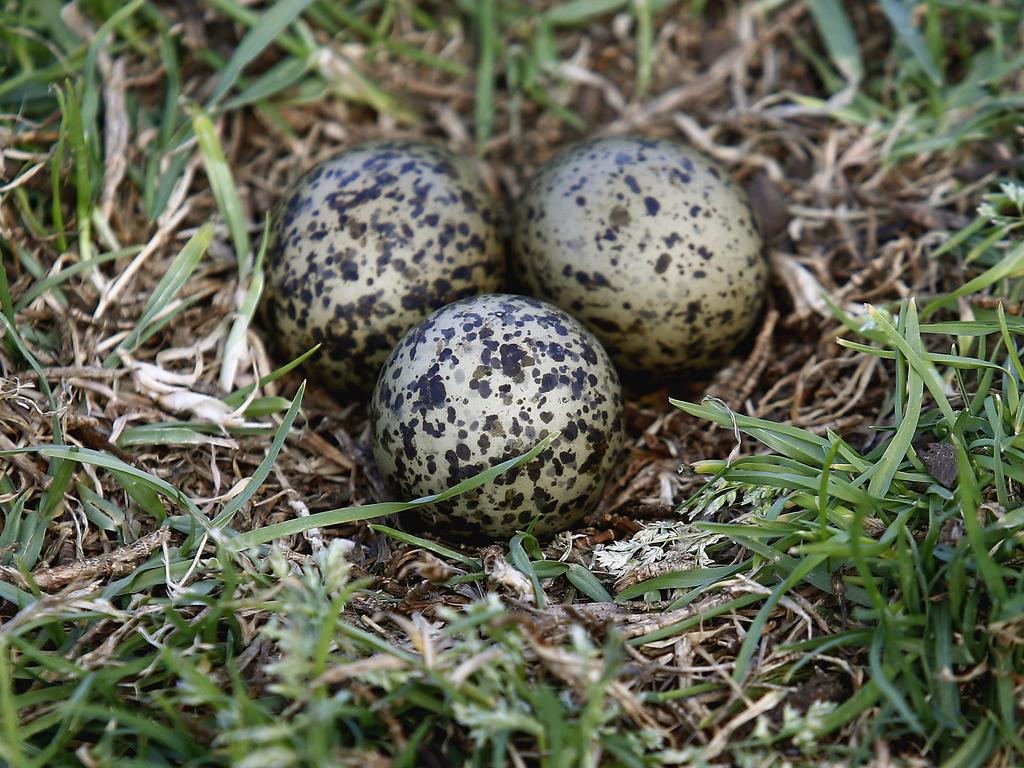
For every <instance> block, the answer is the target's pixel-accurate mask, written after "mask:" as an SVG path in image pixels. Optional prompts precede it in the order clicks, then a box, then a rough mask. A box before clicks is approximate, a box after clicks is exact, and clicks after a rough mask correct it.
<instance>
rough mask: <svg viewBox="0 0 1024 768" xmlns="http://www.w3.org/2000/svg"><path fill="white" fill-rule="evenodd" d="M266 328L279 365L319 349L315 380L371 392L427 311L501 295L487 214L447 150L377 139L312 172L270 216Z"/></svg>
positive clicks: (491, 207)
mask: <svg viewBox="0 0 1024 768" xmlns="http://www.w3.org/2000/svg"><path fill="white" fill-rule="evenodd" d="M273 226H274V230H273V236H272V240H271V245H270V248H269V251H268V253H267V262H266V289H265V291H264V297H263V308H262V309H263V321H264V325H265V326H266V327H267V328H268V329H269V330H270V331H271V332H272V333H273V340H274V342H275V343H276V346H277V347H278V350H279V352H280V353H281V354H282V355H283V356H287V357H289V358H294V357H297V356H299V355H301V354H302V353H303V352H305V351H307V350H308V349H310V348H311V347H313V346H314V345H315V344H321V345H322V347H321V349H320V351H319V353H318V354H317V355H316V356H315V357H314V358H313V359H312V360H311V362H310V367H311V369H312V371H313V373H314V374H315V376H316V377H317V378H318V379H319V380H320V381H322V382H323V383H324V384H325V385H326V386H328V387H329V388H331V389H332V390H334V392H335V393H336V394H341V395H363V394H366V393H368V392H369V391H370V390H371V388H372V387H373V383H374V382H375V381H376V377H377V373H378V371H379V369H380V365H381V364H382V363H383V362H384V359H385V358H386V357H387V355H388V353H389V352H390V351H391V349H392V348H393V347H394V345H395V343H396V342H397V341H398V340H399V339H400V338H402V336H403V335H404V334H405V332H406V331H408V330H409V329H410V328H411V327H412V326H414V325H415V324H416V323H418V322H420V321H421V320H423V319H424V318H425V317H426V316H427V315H429V314H430V313H431V312H432V311H433V310H435V309H437V308H438V307H442V306H444V305H445V304H448V303H450V302H452V301H456V300H458V299H461V298H465V297H467V296H473V295H476V294H478V293H484V292H487V291H494V290H499V289H500V288H501V286H502V284H503V282H504V277H505V255H504V251H503V248H502V242H501V232H500V227H499V224H498V215H497V210H496V208H495V204H494V202H493V200H492V199H491V197H490V196H489V195H488V193H487V191H486V190H485V188H484V186H483V184H482V182H481V180H480V178H479V176H478V175H477V173H476V172H475V170H474V169H473V167H472V166H471V164H470V163H468V162H467V161H465V160H463V159H461V158H458V157H456V156H455V155H453V154H452V153H451V152H449V151H448V150H446V149H444V148H443V147H439V146H434V145H431V144H423V143H414V142H408V141H378V142H371V143H368V144H363V145H361V146H358V147H355V148H352V149H349V150H347V151H345V152H343V153H341V154H340V155H337V156H335V157H334V158H332V159H329V160H327V161H325V162H323V163H321V164H320V165H318V166H316V167H315V168H314V169H313V170H312V171H310V172H309V173H308V174H306V175H305V176H304V177H303V178H302V179H301V180H300V181H299V182H298V184H297V185H296V187H295V188H294V190H293V191H292V192H291V193H290V194H288V196H287V197H286V198H284V200H283V202H282V204H281V206H280V207H279V209H278V210H277V212H276V216H275V220H274V225H273Z"/></svg>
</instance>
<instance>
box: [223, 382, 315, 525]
mask: <svg viewBox="0 0 1024 768" xmlns="http://www.w3.org/2000/svg"><path fill="white" fill-rule="evenodd" d="M305 391H306V382H305V381H303V382H302V383H301V384H300V385H299V389H298V391H296V393H295V397H294V398H292V404H291V407H290V408H289V409H288V412H287V413H286V414H285V415H284V418H283V419H282V420H281V426H280V427H278V429H277V433H276V434H275V435H274V439H273V440H272V441H271V443H270V447H269V448H268V449H267V455H266V456H265V457H264V458H263V461H261V462H260V464H259V466H258V467H256V471H255V472H253V473H252V477H250V478H249V482H247V483H246V484H245V489H244V490H243V491H242V492H241V493H239V494H238V495H237V496H235V497H234V498H233V499H231V501H229V502H228V503H227V505H226V506H225V507H224V509H223V510H222V511H221V513H220V514H219V515H217V517H216V518H215V519H214V521H213V527H214V528H223V527H224V526H225V525H227V524H228V523H229V522H231V518H233V517H234V516H235V515H236V514H237V513H238V510H240V509H241V508H242V506H243V505H244V504H245V503H246V502H248V501H249V499H251V498H252V497H253V495H254V494H255V493H256V491H258V490H259V488H260V486H261V485H263V481H264V480H266V479H267V475H269V474H270V470H271V469H273V468H274V462H275V461H277V457H278V454H280V453H281V448H283V447H284V441H285V440H286V439H287V438H288V432H289V431H290V430H291V428H292V424H293V423H294V422H295V417H296V416H298V415H299V407H300V406H301V405H302V396H303V394H304V393H305Z"/></svg>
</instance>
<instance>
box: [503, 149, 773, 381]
mask: <svg viewBox="0 0 1024 768" xmlns="http://www.w3.org/2000/svg"><path fill="white" fill-rule="evenodd" d="M513 236H514V247H513V253H512V263H513V265H514V269H515V274H516V276H517V278H518V279H519V280H520V281H521V283H522V284H523V286H524V287H525V288H526V290H527V291H528V292H529V293H531V294H533V295H535V296H538V297H540V298H542V299H545V300H547V301H550V302H552V303H554V304H556V305H558V306H560V307H562V308H563V309H566V310H567V311H569V312H572V313H573V314H574V315H575V316H576V317H578V318H580V319H581V320H582V321H583V322H585V323H586V324H587V325H588V326H589V327H590V328H591V330H593V331H594V333H595V334H597V336H598V338H600V339H601V341H602V342H603V343H604V345H605V347H606V348H607V349H608V352H609V354H610V355H611V357H612V359H613V360H614V361H615V363H616V365H618V366H619V367H620V370H623V371H643V372H645V373H649V374H654V375H658V374H666V373H674V372H679V371H683V370H686V369H689V368H705V367H709V366H711V365H714V364H715V363H719V362H721V360H722V359H723V357H724V356H726V355H728V354H729V353H730V352H731V351H732V350H733V349H735V347H736V345H737V344H738V343H739V342H740V341H741V340H742V339H743V338H744V336H745V335H746V334H747V333H748V332H749V331H750V329H751V327H752V326H753V324H754V322H755V320H756V319H757V317H758V315H759V313H760V310H761V306H762V304H763V301H764V293H765V283H766V279H767V271H768V270H767V264H766V261H765V255H764V241H763V239H762V237H761V235H760V233H759V232H758V230H757V226H756V224H755V221H754V216H753V212H752V210H751V207H750V203H749V201H748V200H747V198H746V195H745V193H744V192H743V191H742V190H741V189H740V188H739V187H738V186H737V185H736V184H735V183H734V182H733V181H732V180H731V179H730V178H729V176H728V174H727V173H726V171H725V170H724V169H722V168H720V167H719V166H718V165H716V164H715V163H714V162H713V161H711V160H710V159H708V158H707V157H705V156H704V155H702V154H701V153H700V152H698V151H696V150H694V149H693V148H691V147H688V146H685V145H681V144H678V143H675V142H671V141H666V140H654V139H642V138H635V137H624V138H609V139H598V140H594V141H589V142H585V143H582V144H578V145H576V146H575V147H573V148H571V149H570V150H568V151H567V152H565V153H564V154H562V155H561V156H559V157H557V158H555V159H554V160H552V161H551V162H549V163H548V164H547V165H545V166H543V167H542V168H541V169H540V170H539V171H538V172H537V173H536V175H534V176H533V177H532V178H531V179H530V180H529V182H528V183H527V185H526V187H525V189H524V191H523V194H522V197H521V199H520V201H519V203H518V205H517V206H516V210H515V215H514V225H513Z"/></svg>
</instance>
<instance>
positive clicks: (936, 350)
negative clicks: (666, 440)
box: [675, 184, 1024, 765]
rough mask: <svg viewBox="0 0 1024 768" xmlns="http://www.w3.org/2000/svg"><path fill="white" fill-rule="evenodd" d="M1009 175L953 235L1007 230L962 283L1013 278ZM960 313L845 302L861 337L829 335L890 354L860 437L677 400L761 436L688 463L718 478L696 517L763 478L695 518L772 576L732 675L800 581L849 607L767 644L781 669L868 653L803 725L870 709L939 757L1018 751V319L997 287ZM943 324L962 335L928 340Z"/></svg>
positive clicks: (1016, 223)
mask: <svg viewBox="0 0 1024 768" xmlns="http://www.w3.org/2000/svg"><path fill="white" fill-rule="evenodd" d="M1022 192H1024V190H1022V188H1021V187H1020V186H1019V185H1012V184H1011V185H1006V186H1004V188H1003V191H1002V193H1000V194H999V195H996V196H993V197H992V198H990V200H989V202H988V203H986V205H985V206H983V207H982V215H981V216H979V218H978V220H977V222H976V225H975V226H973V227H972V228H971V232H972V233H971V234H970V235H966V236H964V237H963V238H961V240H962V241H965V244H966V243H967V242H976V243H980V244H982V246H986V245H987V247H989V248H997V247H999V246H1002V245H1008V249H1007V251H1006V252H1005V254H1003V255H1001V256H1000V257H999V259H998V261H996V262H995V263H994V264H993V266H992V267H991V268H989V269H988V270H987V271H985V272H984V273H983V274H981V275H979V277H977V278H975V280H973V281H971V283H969V286H970V290H971V291H978V290H983V289H986V288H989V287H996V288H997V289H998V295H1001V296H1005V297H1007V298H1006V300H1007V301H1011V300H1014V301H1015V300H1016V299H1011V297H1014V296H1015V295H1016V293H1017V291H1019V290H1020V283H1019V278H1014V277H1013V276H1015V275H1017V274H1019V273H1020V270H1021V265H1022V263H1024V242H1021V241H1020V240H1011V241H1010V242H1009V243H1004V242H1003V240H1004V238H1006V237H1007V236H1008V235H1011V233H1013V232H1014V231H1015V230H1016V229H1018V228H1019V227H1020V226H1021V225H1022V224H1024V218H1021V215H1022V213H1024V208H1022V207H1021V206H1020V201H1021V194H1022ZM976 247H977V245H976ZM982 250H984V247H983V249H982ZM978 255H979V258H981V254H980V253H979V254H978ZM965 293H966V291H965ZM954 298H955V296H951V297H948V298H946V297H944V298H943V299H941V300H937V301H936V302H934V303H933V304H932V305H931V308H932V309H938V308H939V307H940V306H943V305H945V304H948V303H950V301H951V299H954ZM973 314H974V315H975V317H974V319H971V320H949V321H945V322H938V323H922V322H921V319H920V314H919V312H918V309H917V306H916V302H915V301H914V299H912V298H911V299H909V300H907V301H904V302H903V303H902V304H901V305H900V308H899V311H898V312H897V314H896V315H895V316H893V315H891V314H890V313H889V312H887V311H885V310H882V309H869V312H868V314H867V316H866V317H862V318H852V317H849V316H845V315H841V319H842V321H843V322H844V324H845V325H846V326H847V327H848V328H849V329H850V330H851V331H853V332H855V333H857V334H859V335H860V336H861V337H862V338H864V339H865V340H866V341H867V342H868V343H866V344H865V343H862V342H858V341H842V340H841V342H840V343H843V344H844V345H846V346H848V347H851V348H854V349H856V350H858V351H859V352H861V353H862V354H867V355H876V356H879V357H881V358H883V359H886V360H889V361H892V362H893V363H894V364H895V369H896V389H895V391H894V392H893V397H892V409H893V415H892V423H893V424H894V427H893V428H891V429H885V430H884V431H883V432H882V433H881V434H880V437H881V439H880V440H879V441H878V442H877V445H875V446H874V447H873V448H871V449H870V450H868V451H866V452H861V451H857V450H855V449H854V448H853V447H852V446H851V445H850V444H849V443H847V442H846V441H845V440H843V438H842V437H841V436H839V435H837V434H834V433H831V432H830V433H828V434H827V435H825V436H818V435H814V434H812V433H810V432H807V431H805V430H801V429H797V428H794V427H788V426H785V425H781V424H775V423H771V422H766V421H763V420H759V419H751V418H748V417H744V416H742V415H740V414H736V413H733V412H732V411H730V410H729V409H728V408H725V407H724V406H722V405H721V404H716V403H714V402H708V403H705V404H703V405H696V404H692V403H685V402H679V401H677V402H676V403H675V404H676V405H677V406H678V407H679V408H681V409H682V410H684V411H686V412H687V413H689V414H691V415H695V416H699V417H701V418H705V419H710V420H712V421H714V422H715V423H717V424H719V425H721V426H723V427H727V428H730V429H736V430H738V431H739V432H742V433H745V434H747V435H749V436H751V437H753V438H754V439H756V440H758V441H759V442H761V443H763V444H764V445H766V446H767V447H768V448H770V449H771V453H770V454H767V455H763V456H753V457H743V458H738V459H735V460H733V461H728V462H726V461H705V462H701V463H700V464H699V465H698V468H699V470H700V471H702V472H706V473H710V474H712V475H713V476H714V478H715V481H714V482H712V483H710V484H709V485H708V486H707V487H706V488H705V490H703V491H702V492H701V493H699V494H697V495H696V496H694V497H693V498H692V499H691V500H690V501H689V502H688V503H687V504H686V505H685V506H684V509H685V510H686V511H688V512H689V513H690V514H691V515H693V516H695V517H697V518H698V519H702V518H703V517H704V515H705V513H706V511H707V510H709V509H712V508H713V507H714V503H715V500H716V499H717V498H718V497H720V496H721V495H722V494H723V493H725V492H731V493H736V492H737V491H739V492H741V493H743V494H747V495H750V494H761V495H762V496H763V495H764V492H765V491H767V492H768V494H769V495H768V496H767V498H766V499H765V500H764V501H763V502H762V503H760V504H759V505H757V506H753V507H748V509H747V511H745V512H744V513H743V514H742V515H740V516H739V517H737V518H736V519H733V520H730V521H729V522H703V521H702V522H698V523H697V524H696V525H697V528H699V529H702V530H705V531H707V532H710V533H715V534H719V535H722V536H726V537H728V538H729V539H730V540H731V541H733V542H736V543H737V544H739V545H740V546H741V547H743V548H744V549H745V550H746V551H747V552H749V553H750V556H751V557H750V560H748V561H747V563H746V566H747V567H749V569H750V572H751V573H754V574H756V575H757V576H756V577H757V578H758V579H759V580H761V581H762V583H766V584H769V585H771V594H770V596H769V597H768V599H767V600H766V601H765V602H764V604H763V606H762V607H761V609H760V611H759V612H758V614H757V616H756V617H755V619H754V621H753V622H752V623H751V625H750V627H749V628H748V630H747V634H746V636H745V638H744V641H743V645H742V647H741V648H740V650H739V653H738V655H737V659H736V665H735V666H734V667H733V670H732V678H733V680H734V681H735V682H736V683H740V684H742V683H748V684H749V683H750V682H752V681H751V679H750V678H751V675H753V674H755V672H756V667H757V664H756V661H755V659H756V657H757V655H758V653H759V651H760V652H763V650H764V649H763V648H762V647H761V646H762V643H763V642H764V640H763V636H762V635H763V632H764V630H765V626H766V622H768V621H769V619H770V616H771V614H772V609H773V607H774V606H775V605H776V604H777V603H778V601H779V600H780V599H782V598H783V597H784V596H785V595H786V594H788V593H789V592H791V591H793V590H796V589H797V588H798V587H800V586H801V585H804V586H809V587H812V588H813V589H815V590H821V591H823V592H825V593H826V594H829V595H832V596H833V597H834V598H835V600H836V601H837V602H838V603H839V605H841V606H847V607H846V608H844V612H843V615H842V616H841V617H835V616H833V617H831V619H832V621H834V622H835V623H836V625H837V626H836V630H835V631H834V632H832V633H829V634H827V635H823V636H821V637H818V638H815V639H812V640H807V641H803V642H798V643H790V644H785V645H782V646H779V647H777V648H775V649H774V652H776V653H780V654H785V653H793V652H795V653H798V654H799V660H798V661H797V662H795V663H794V664H792V665H787V666H786V667H784V668H783V669H782V670H778V671H776V674H781V675H782V679H783V680H785V679H789V678H791V676H792V675H793V674H795V673H796V672H797V671H798V670H800V669H802V668H804V667H806V666H807V665H809V664H813V663H814V662H815V659H816V658H819V657H824V656H826V655H828V654H830V653H832V652H834V651H835V650H837V649H843V650H844V651H846V652H850V651H851V650H853V649H860V650H861V651H863V652H864V653H866V654H867V658H868V670H869V673H868V676H867V678H866V679H865V682H864V685H863V686H861V687H860V688H859V689H858V690H857V691H856V693H855V695H854V696H852V697H851V698H850V699H849V700H848V701H846V702H844V703H843V704H841V705H840V706H838V707H836V708H834V709H832V710H831V711H829V712H826V713H818V716H817V717H816V722H815V724H814V725H813V726H809V725H807V724H806V723H805V724H804V725H803V726H802V727H804V728H811V730H812V732H813V735H814V737H816V738H817V737H822V736H825V735H826V734H829V733H831V732H833V731H835V730H837V729H841V728H843V727H845V726H848V725H849V724H850V723H851V722H853V721H854V720H855V719H856V718H857V717H859V716H860V715H861V714H862V713H864V712H866V711H868V710H875V712H876V713H877V714H875V715H874V716H873V719H874V718H877V721H876V722H878V723H879V725H877V726H876V728H879V729H881V728H883V727H884V730H885V733H886V734H887V738H888V739H900V738H911V739H917V740H919V743H921V744H922V745H927V749H928V751H929V752H932V753H934V754H936V755H937V756H938V757H939V758H940V759H943V760H948V761H950V762H949V763H948V764H950V765H961V764H963V765H966V764H971V765H980V764H982V763H984V762H985V761H987V760H988V759H989V758H990V757H992V756H993V755H994V754H995V753H996V752H997V751H998V750H1007V752H1008V753H1010V754H1013V755H1016V757H1013V758H1010V759H1011V760H1019V759H1024V740H1022V737H1021V720H1020V714H1019V710H1018V706H1017V702H1018V701H1019V700H1020V696H1021V693H1022V691H1021V688H1020V683H1019V681H1018V680H1016V678H1015V675H1014V672H1013V670H1019V669H1021V668H1022V667H1021V665H1022V664H1024V656H1022V655H1021V653H1022V651H1021V648H1020V645H1019V643H1017V642H1015V641H1014V639H1013V638H1015V637H1017V636H1019V633H1020V632H1021V631H1022V629H1024V603H1022V602H1021V596H1020V589H1021V585H1022V584H1024V555H1022V553H1021V549H1020V546H1019V543H1020V542H1019V538H1020V536H1019V527H1020V525H1021V524H1022V523H1024V507H1022V506H1021V492H1020V487H1019V484H1020V483H1022V482H1024V453H1022V452H1021V450H1020V447H1019V444H1020V442H1021V439H1020V435H1019V433H1020V431H1021V425H1022V424H1024V409H1022V405H1021V396H1020V392H1021V383H1022V381H1024V366H1022V365H1021V360H1020V355H1021V342H1020V340H1019V339H1020V337H1021V336H1022V335H1024V324H1022V323H1021V321H1020V320H1019V319H1018V318H1016V317H1008V316H1007V314H1006V312H1005V309H1004V306H1003V304H1002V303H1000V304H999V305H998V307H997V308H996V309H994V310H983V309H977V310H975V312H974V313H973ZM950 337H954V338H956V339H958V340H959V341H958V342H955V343H953V345H952V348H951V350H950V351H949V352H946V351H941V350H943V347H945V346H946V345H947V344H948V341H947V340H948V339H949V338H950ZM963 346H970V347H973V349H974V351H973V353H967V352H966V351H964V350H962V349H961V347H963ZM926 393H927V394H926ZM769 574H770V576H769ZM837 618H838V619H839V620H838V621H836V619H837ZM883 722H884V723H885V725H884V726H882V725H881V723H883ZM793 735H794V732H793V729H792V728H791V727H789V726H786V725H783V726H782V727H781V728H780V729H778V730H773V729H771V728H766V729H765V730H762V731H761V733H760V735H759V737H758V738H760V739H761V740H762V741H764V742H765V743H774V742H777V741H778V740H780V739H788V738H791V737H793ZM803 747H804V748H805V749H806V748H808V747H809V743H808V744H804V745H803ZM866 748H867V745H865V749H866ZM853 754H857V753H853ZM866 754H867V753H866V752H864V753H860V754H858V759H863V758H865V757H866Z"/></svg>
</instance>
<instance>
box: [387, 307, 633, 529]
mask: <svg viewBox="0 0 1024 768" xmlns="http://www.w3.org/2000/svg"><path fill="white" fill-rule="evenodd" d="M370 424H371V429H372V437H373V454H374V457H375V458H376V460H377V466H378V467H379V469H380V471H381V474H382V476H383V477H384V479H385V481H386V483H387V485H388V487H389V489H390V490H391V492H392V493H393V494H394V495H395V497H396V498H398V499H400V500H410V499H415V498H418V497H421V496H425V495H428V494H433V493H438V492H440V491H443V490H445V489H446V488H450V487H451V486H453V485H455V484H457V483H459V482H461V481H463V480H465V479H467V478H469V477H472V476H474V475H476V474H477V473H479V472H481V471H483V470H484V469H487V468H488V467H491V466H493V465H495V464H497V463H499V462H502V461H505V460H507V459H511V458H513V457H516V456H519V455H521V454H523V453H526V452H527V451H529V450H530V449H531V448H532V447H533V446H535V445H536V444H537V443H538V442H539V441H540V440H542V439H543V438H544V437H546V436H548V435H549V434H554V433H557V434H558V437H557V438H555V440H554V442H553V443H552V444H551V445H550V446H549V447H548V448H546V449H545V450H544V451H543V452H542V453H541V454H540V455H539V456H538V457H537V458H536V459H534V460H532V461H530V462H528V463H526V464H524V465H522V466H520V467H517V468H516V469H513V470H510V471H509V472H506V473H505V474H503V475H500V476H499V477H497V478H496V479H495V480H494V481H492V482H490V483H486V484H484V485H482V486H480V487H479V488H476V489H474V490H472V491H468V492H466V493H464V494H462V495H461V496H458V497H455V498H454V499H451V500H449V501H446V502H442V503H439V504H433V505H430V506H428V507H425V508H424V510H423V512H422V514H423V515H424V516H425V518H426V520H425V522H427V523H428V524H429V525H430V527H431V530H432V531H434V532H435V533H437V534H439V535H441V536H446V537H449V538H467V537H479V536H486V537H505V536H509V535H511V534H513V533H514V532H515V531H516V530H522V529H525V528H526V527H527V525H528V524H529V523H530V521H531V520H533V519H534V518H535V517H539V522H538V524H537V526H536V527H535V528H534V532H535V533H537V534H538V535H542V536H543V535H548V534H551V533H555V532H557V531H562V530H565V529H567V528H569V527H570V526H572V525H573V524H574V523H575V522H577V521H578V520H579V519H580V518H581V517H583V516H584V515H586V514H587V513H588V512H590V511H592V510H593V509H594V508H595V506H596V505H597V503H598V501H599V500H600V498H601V494H602V492H603V490H604V487H605V483H606V482H607V480H608V478H609V477H610V476H611V475H612V473H613V470H614V468H615V466H616V462H617V461H618V458H619V455H620V453H621V450H622V445H623V405H622V388H621V386H620V384H619V379H618V375H617V374H616V372H615V368H614V366H613V365H612V363H611V360H610V359H609V358H608V355H607V353H606V352H605V350H604V348H603V347H602V346H601V343H600V342H599V341H598V340H597V339H596V338H595V337H594V335H593V334H591V333H590V332H589V331H588V330H587V329H586V328H585V327H584V326H583V325H582V324H581V323H579V322H578V321H577V320H575V319H574V318H573V317H571V316H570V315H569V314H568V313H566V312H564V311H562V310H560V309H558V308H557V307H553V306H551V305H550V304H547V303H546V302H543V301H540V300H538V299H535V298H531V297H527V296H512V295H508V294H490V295H485V296H477V297H473V298H468V299H464V300H462V301H459V302H456V303H454V304H451V305H449V306H447V307H443V308H442V309H439V310H438V311H436V312H434V313H433V314H432V315H431V316H430V317H428V318H427V319H426V320H424V321H423V322H422V323H420V324H419V325H417V326H416V327H415V328H413V329H412V330H411V331H409V333H408V334H407V335H406V336H405V337H404V338H403V339H402V341H401V342H400V343H399V344H398V345H397V346H396V347H395V349H394V351H393V352H392V353H391V355H390V356H389V357H388V359H387V361H386V362H385V363H384V367H383V368H382V369H381V372H380V377H379V378H378V380H377V386H376V388H375V389H374V392H373V398H372V402H371V413H370Z"/></svg>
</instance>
